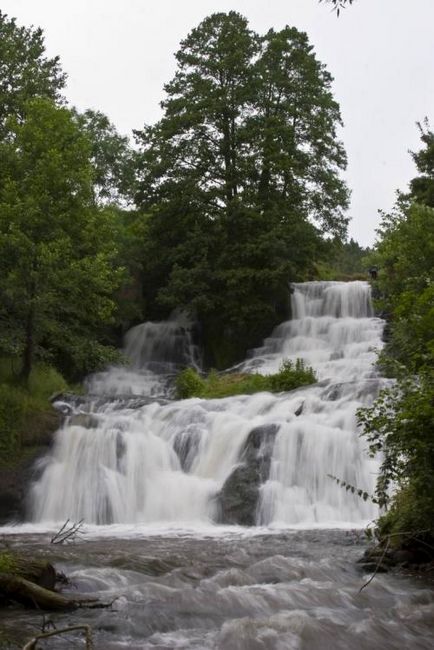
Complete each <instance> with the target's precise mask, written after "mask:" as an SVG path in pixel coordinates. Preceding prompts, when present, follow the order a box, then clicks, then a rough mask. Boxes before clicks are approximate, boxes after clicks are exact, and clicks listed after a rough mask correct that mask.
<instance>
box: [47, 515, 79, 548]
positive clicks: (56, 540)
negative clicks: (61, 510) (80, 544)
mask: <svg viewBox="0 0 434 650" xmlns="http://www.w3.org/2000/svg"><path fill="white" fill-rule="evenodd" d="M83 523H84V520H83V519H80V521H78V522H77V523H74V522H71V523H70V520H69V519H67V520H66V521H65V523H64V524H63V526H62V527H61V528H60V529H59V530H58V531H57V533H56V534H55V535H53V537H52V538H51V540H50V543H51V544H63V543H64V542H72V541H73V539H74V538H75V537H76V536H77V535H79V534H80V532H81V528H82V526H83Z"/></svg>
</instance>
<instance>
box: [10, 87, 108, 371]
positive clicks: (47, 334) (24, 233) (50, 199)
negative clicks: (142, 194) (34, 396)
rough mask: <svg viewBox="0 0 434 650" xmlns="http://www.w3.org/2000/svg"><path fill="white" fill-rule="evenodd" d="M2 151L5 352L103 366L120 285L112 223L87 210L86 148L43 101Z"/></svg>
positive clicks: (31, 105) (74, 128)
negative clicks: (106, 330)
mask: <svg viewBox="0 0 434 650" xmlns="http://www.w3.org/2000/svg"><path fill="white" fill-rule="evenodd" d="M6 126H7V128H8V130H9V133H10V136H9V138H8V139H7V140H6V141H3V142H2V143H1V144H0V160H1V163H0V293H1V307H0V328H1V333H2V336H1V339H0V341H1V345H2V348H3V352H6V353H9V354H11V353H16V354H17V353H18V354H20V355H21V357H22V378H23V379H24V380H27V379H28V377H29V374H30V371H31V368H32V365H33V361H34V359H35V357H37V358H47V357H48V358H49V359H50V358H51V359H54V360H55V361H56V362H57V365H58V367H60V368H62V370H66V371H68V374H69V375H70V376H71V375H74V374H75V375H77V374H79V373H80V372H85V371H87V370H89V369H90V368H91V367H92V366H97V365H98V364H101V363H102V362H104V360H105V359H106V357H107V354H106V352H107V350H106V349H105V347H104V346H103V345H101V344H100V343H99V341H98V337H99V335H100V334H101V331H102V328H103V327H104V324H106V323H109V322H111V319H112V315H113V312H114V307H115V305H114V302H113V300H112V293H113V290H114V288H115V287H116V285H117V284H118V282H119V270H117V269H116V268H113V266H114V265H113V262H114V259H115V255H116V248H115V246H114V243H113V237H112V233H111V223H110V221H109V220H108V219H107V218H105V215H104V213H103V212H99V211H98V210H97V209H96V208H95V205H94V202H93V193H92V167H91V164H90V162H89V157H90V152H91V148H90V143H89V141H88V140H87V138H86V136H85V135H84V134H83V133H82V131H81V130H80V128H79V126H78V125H77V123H76V120H75V119H74V116H73V115H72V114H71V113H70V111H68V110H67V109H66V108H57V107H56V106H54V105H53V103H52V102H50V101H49V100H46V99H34V100H31V101H29V102H27V103H26V104H25V106H24V110H23V112H22V115H21V117H20V118H19V119H18V118H16V117H12V118H10V119H9V121H8V122H7V123H6Z"/></svg>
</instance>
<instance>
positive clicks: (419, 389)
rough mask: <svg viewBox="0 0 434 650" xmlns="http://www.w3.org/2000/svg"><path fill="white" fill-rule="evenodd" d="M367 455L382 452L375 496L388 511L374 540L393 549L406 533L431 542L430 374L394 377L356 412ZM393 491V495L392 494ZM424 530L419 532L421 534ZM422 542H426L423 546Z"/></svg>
mask: <svg viewBox="0 0 434 650" xmlns="http://www.w3.org/2000/svg"><path fill="white" fill-rule="evenodd" d="M358 418H359V423H360V424H362V425H363V428H364V432H363V435H364V436H366V438H367V440H368V442H369V450H370V453H371V455H372V456H374V455H376V454H377V453H378V452H380V453H381V454H382V462H381V467H380V473H379V476H378V479H377V486H376V493H375V496H376V498H377V500H378V503H379V504H380V506H383V507H386V508H387V507H389V508H390V509H389V511H388V512H387V513H386V514H385V515H383V517H381V518H380V520H379V522H378V534H379V536H380V537H381V536H383V537H384V536H387V535H392V536H393V538H394V541H395V543H396V545H399V544H403V542H404V540H405V539H408V538H409V536H411V535H416V536H418V537H421V536H423V538H424V539H425V538H426V540H427V539H430V540H431V539H432V538H434V373H433V371H432V370H427V371H424V372H423V373H421V374H420V375H419V376H418V377H404V378H402V379H399V380H398V381H397V383H396V384H395V386H394V387H392V388H390V389H388V390H385V391H383V392H382V393H381V394H380V396H379V397H378V399H377V400H376V402H374V404H373V406H372V407H371V408H366V409H361V410H360V411H359V412H358ZM392 488H393V489H394V492H393V493H392V492H391V490H392ZM422 530H423V531H425V532H424V533H423V534H421V531H422ZM426 543H427V542H426Z"/></svg>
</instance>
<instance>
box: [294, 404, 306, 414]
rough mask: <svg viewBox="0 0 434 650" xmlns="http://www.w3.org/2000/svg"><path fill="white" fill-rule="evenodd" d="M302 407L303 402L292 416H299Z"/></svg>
mask: <svg viewBox="0 0 434 650" xmlns="http://www.w3.org/2000/svg"><path fill="white" fill-rule="evenodd" d="M303 407H304V402H302V403H301V404H300V406H299V407H298V409H296V410H295V411H294V415H295V416H296V417H298V416H299V415H301V414H302V413H303Z"/></svg>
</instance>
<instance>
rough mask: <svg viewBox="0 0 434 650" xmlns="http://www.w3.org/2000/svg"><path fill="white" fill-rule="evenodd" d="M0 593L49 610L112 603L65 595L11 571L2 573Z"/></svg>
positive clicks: (29, 605)
mask: <svg viewBox="0 0 434 650" xmlns="http://www.w3.org/2000/svg"><path fill="white" fill-rule="evenodd" d="M0 594H1V595H3V596H5V597H6V598H7V599H8V600H12V601H14V602H16V603H19V604H21V605H24V606H25V607H33V608H35V609H43V610H49V611H53V610H57V611H59V610H63V611H66V610H73V609H78V608H80V607H88V608H102V607H109V606H110V605H111V604H112V603H101V602H100V601H99V600H98V599H97V598H71V597H68V596H63V595H62V594H58V593H56V592H55V591H50V590H49V589H45V588H44V587H40V586H39V585H37V584H35V583H34V582H30V580H26V579H25V578H20V577H18V576H16V575H13V574H10V573H0Z"/></svg>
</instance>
